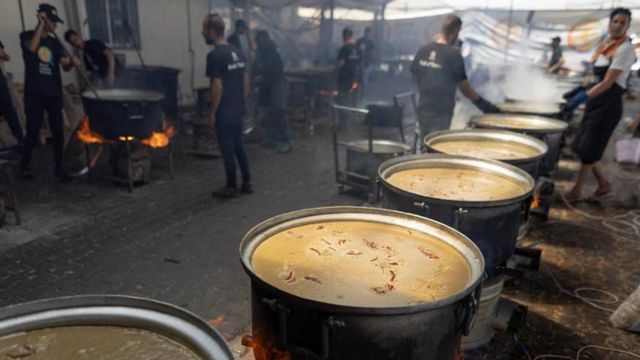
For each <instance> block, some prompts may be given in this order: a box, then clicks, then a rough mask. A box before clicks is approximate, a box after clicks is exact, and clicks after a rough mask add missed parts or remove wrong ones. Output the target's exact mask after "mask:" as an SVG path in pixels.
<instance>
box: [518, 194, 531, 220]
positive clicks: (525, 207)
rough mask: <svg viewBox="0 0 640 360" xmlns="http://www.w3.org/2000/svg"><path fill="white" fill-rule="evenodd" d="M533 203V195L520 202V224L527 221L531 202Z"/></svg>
mask: <svg viewBox="0 0 640 360" xmlns="http://www.w3.org/2000/svg"><path fill="white" fill-rule="evenodd" d="M532 201H533V195H531V196H529V197H528V198H527V199H526V200H525V201H523V202H522V211H521V214H522V220H521V221H522V222H527V221H528V220H529V212H530V210H531V202H532Z"/></svg>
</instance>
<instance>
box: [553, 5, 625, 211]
mask: <svg viewBox="0 0 640 360" xmlns="http://www.w3.org/2000/svg"><path fill="white" fill-rule="evenodd" d="M630 24H631V11H629V10H628V9H625V8H617V9H615V10H613V11H612V12H611V14H610V16H609V34H608V36H607V38H606V39H605V40H604V41H603V42H602V44H600V46H599V47H598V49H596V51H595V52H594V54H593V56H592V58H591V63H592V64H593V71H592V81H591V84H592V85H591V86H589V87H588V88H585V89H582V90H580V91H579V92H577V93H576V94H575V95H574V96H573V97H572V98H571V99H570V100H569V101H568V102H567V105H566V106H565V108H564V111H567V112H570V111H573V110H574V109H575V108H577V107H578V106H579V105H580V104H581V103H583V102H586V108H585V112H584V116H583V118H582V122H581V123H580V127H579V128H578V132H577V134H576V138H575V140H574V142H573V146H572V149H573V151H574V152H575V153H576V155H577V156H578V157H579V158H580V161H581V166H580V172H579V174H578V179H577V180H576V182H575V184H574V185H573V188H572V189H571V190H570V191H569V192H567V193H566V194H565V198H566V200H568V201H578V200H581V196H582V189H583V187H584V185H585V183H586V181H587V177H588V175H589V173H593V175H594V176H595V177H596V180H597V181H598V188H597V189H596V191H595V192H594V193H593V194H592V195H591V196H590V197H589V198H587V200H597V199H598V198H600V197H602V196H604V195H607V194H608V193H610V192H611V190H612V187H611V183H609V181H608V180H607V178H606V177H605V176H604V173H603V172H602V170H601V168H600V166H599V165H598V162H599V161H600V159H601V158H602V155H603V153H604V151H605V149H606V147H607V144H608V142H609V138H610V137H611V134H612V133H613V131H614V129H615V128H616V126H617V125H618V122H620V118H621V117H622V102H623V99H622V95H623V94H624V91H625V89H626V87H627V78H628V77H629V74H630V72H631V65H633V64H634V63H635V62H636V56H635V53H634V50H633V46H632V45H631V42H630V41H629V37H627V31H628V30H629V25H630Z"/></svg>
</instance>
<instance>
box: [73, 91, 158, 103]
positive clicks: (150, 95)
mask: <svg viewBox="0 0 640 360" xmlns="http://www.w3.org/2000/svg"><path fill="white" fill-rule="evenodd" d="M96 92H97V93H98V100H99V101H161V100H164V94H162V93H160V92H157V91H148V90H134V89H99V90H96ZM82 97H83V98H87V99H94V100H95V99H96V94H94V93H93V91H85V92H83V93H82Z"/></svg>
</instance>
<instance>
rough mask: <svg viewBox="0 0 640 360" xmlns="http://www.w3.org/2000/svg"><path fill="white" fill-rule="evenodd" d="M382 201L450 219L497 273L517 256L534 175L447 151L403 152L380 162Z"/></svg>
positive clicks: (387, 205)
mask: <svg viewBox="0 0 640 360" xmlns="http://www.w3.org/2000/svg"><path fill="white" fill-rule="evenodd" d="M378 178H379V181H380V184H381V193H382V205H383V207H384V208H387V209H395V210H399V211H405V212H410V213H414V214H417V215H422V216H425V217H428V218H431V219H434V220H436V221H439V222H442V223H444V224H447V225H449V226H451V227H453V228H455V229H457V230H458V231H460V232H461V233H463V234H465V235H466V236H467V237H469V238H470V239H471V240H472V241H473V242H474V243H475V244H476V245H478V247H479V248H480V250H481V251H482V255H483V256H484V259H485V272H486V274H487V275H488V276H489V277H492V276H495V275H496V274H497V272H498V270H499V268H500V267H502V266H504V265H505V264H506V262H507V260H508V259H509V258H510V257H511V255H513V252H514V250H515V246H516V240H517V238H518V229H519V227H520V224H521V223H522V222H523V221H524V218H525V217H526V214H527V211H528V204H529V202H530V200H528V199H530V198H531V196H532V193H533V189H534V185H535V183H534V180H533V178H532V177H531V175H529V174H527V173H526V172H525V171H523V170H520V169H518V168H516V167H515V166H512V165H509V164H505V163H502V162H499V161H495V160H485V159H476V158H470V157H466V156H454V155H445V154H420V155H410V156H403V157H399V158H396V159H392V160H389V161H386V162H384V163H382V165H380V168H379V170H378Z"/></svg>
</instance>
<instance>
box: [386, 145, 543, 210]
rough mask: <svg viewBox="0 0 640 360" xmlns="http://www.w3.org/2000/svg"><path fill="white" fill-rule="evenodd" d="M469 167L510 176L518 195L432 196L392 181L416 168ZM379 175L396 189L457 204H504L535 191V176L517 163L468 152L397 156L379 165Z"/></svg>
mask: <svg viewBox="0 0 640 360" xmlns="http://www.w3.org/2000/svg"><path fill="white" fill-rule="evenodd" d="M433 168H436V169H452V168H453V169H468V170H477V171H481V172H484V173H487V174H492V175H495V176H499V177H503V178H507V179H509V180H511V181H513V182H514V183H515V184H517V186H518V187H519V188H520V191H519V192H518V195H517V196H514V197H511V198H507V199H497V200H475V201H474V200H459V199H445V198H441V197H431V196H425V195H421V194H417V193H414V192H412V191H409V190H407V189H403V188H400V187H398V186H395V185H393V184H391V183H390V182H389V181H388V179H389V178H390V177H391V175H393V174H395V173H398V172H401V171H405V170H415V169H433ZM378 178H379V179H380V181H381V182H383V183H384V184H385V185H386V186H387V187H388V188H390V189H392V190H393V191H395V192H398V193H401V194H405V195H410V196H414V197H420V198H425V199H428V200H429V201H431V202H439V203H443V204H454V205H456V206H465V207H487V206H500V205H504V204H512V203H516V202H521V201H522V200H524V199H526V198H527V197H529V196H530V195H531V193H532V192H533V189H534V187H535V180H534V179H533V178H532V177H531V175H529V174H528V173H527V172H525V171H524V170H521V169H519V168H517V167H515V166H513V165H509V164H506V163H504V162H500V161H497V160H487V159H477V158H471V157H466V156H454V155H447V154H417V155H407V156H402V157H397V158H394V159H390V160H387V161H385V162H383V163H382V164H381V165H380V167H379V169H378Z"/></svg>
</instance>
